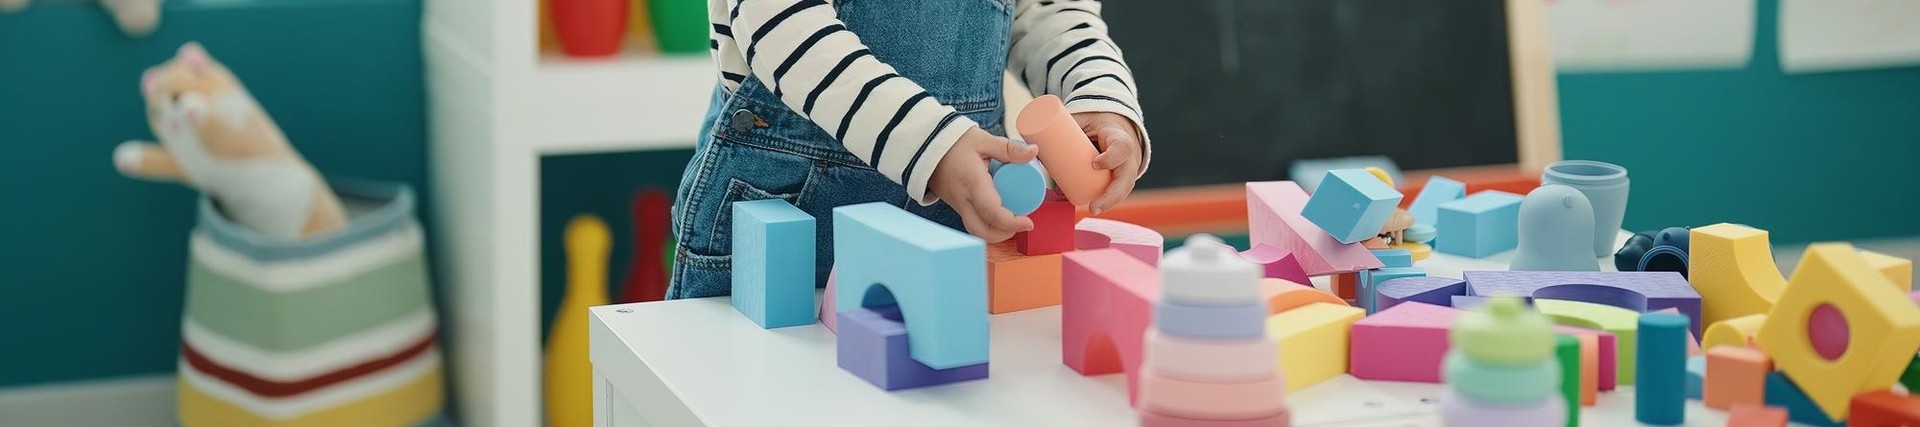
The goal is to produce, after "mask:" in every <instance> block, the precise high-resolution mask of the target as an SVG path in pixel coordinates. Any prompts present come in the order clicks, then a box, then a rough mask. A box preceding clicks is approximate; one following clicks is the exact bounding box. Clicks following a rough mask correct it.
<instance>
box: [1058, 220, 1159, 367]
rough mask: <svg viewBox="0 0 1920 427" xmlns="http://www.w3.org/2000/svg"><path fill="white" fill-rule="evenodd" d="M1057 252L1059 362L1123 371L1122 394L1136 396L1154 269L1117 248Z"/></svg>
mask: <svg viewBox="0 0 1920 427" xmlns="http://www.w3.org/2000/svg"><path fill="white" fill-rule="evenodd" d="M1063 256H1064V258H1065V259H1064V262H1062V263H1061V282H1060V362H1061V363H1064V364H1066V365H1067V367H1069V368H1073V371H1074V372H1079V373H1080V375H1088V376H1091V375H1101V374H1111V373H1114V372H1126V374H1127V399H1128V401H1129V402H1135V401H1137V399H1138V398H1139V396H1140V381H1139V372H1140V361H1141V360H1140V359H1141V357H1142V352H1141V345H1142V343H1141V341H1142V339H1143V338H1142V337H1143V336H1144V334H1145V333H1146V331H1147V327H1148V325H1151V324H1152V319H1153V317H1152V312H1153V310H1152V305H1153V301H1154V297H1156V296H1158V295H1160V272H1159V271H1158V270H1157V269H1155V268H1154V266H1152V265H1148V264H1147V263H1144V262H1140V260H1139V259H1136V258H1134V257H1133V256H1131V255H1128V254H1126V253H1124V252H1121V251H1120V250H1119V249H1112V248H1109V249H1095V250H1080V251H1073V252H1068V253H1066V254H1064V255H1063Z"/></svg>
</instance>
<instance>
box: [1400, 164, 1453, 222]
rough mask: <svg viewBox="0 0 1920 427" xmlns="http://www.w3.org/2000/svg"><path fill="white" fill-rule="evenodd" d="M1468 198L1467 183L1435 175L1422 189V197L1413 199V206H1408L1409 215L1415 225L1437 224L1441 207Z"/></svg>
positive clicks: (1428, 179)
mask: <svg viewBox="0 0 1920 427" xmlns="http://www.w3.org/2000/svg"><path fill="white" fill-rule="evenodd" d="M1466 196H1467V184H1466V183H1462V182H1460V181H1454V180H1451V179H1447V177H1444V176H1439V175H1434V176H1433V177H1432V178H1427V186H1425V187H1420V195H1419V196H1417V197H1414V198H1413V204H1410V205H1407V214H1409V215H1413V223H1415V224H1428V225H1433V224H1437V223H1438V221H1439V220H1440V205H1443V204H1446V203H1447V202H1451V201H1455V200H1460V198H1462V197H1466Z"/></svg>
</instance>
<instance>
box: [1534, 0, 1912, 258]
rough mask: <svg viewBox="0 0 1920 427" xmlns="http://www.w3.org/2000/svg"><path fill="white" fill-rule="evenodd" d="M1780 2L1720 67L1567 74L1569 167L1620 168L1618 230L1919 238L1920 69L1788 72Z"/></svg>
mask: <svg viewBox="0 0 1920 427" xmlns="http://www.w3.org/2000/svg"><path fill="white" fill-rule="evenodd" d="M1778 7H1779V1H1778V0H1761V1H1760V2H1759V9H1758V15H1759V22H1757V23H1756V24H1757V25H1756V26H1755V29H1756V31H1757V33H1756V34H1755V37H1754V49H1753V59H1752V61H1751V62H1750V63H1749V64H1748V65H1747V66H1746V67H1745V68H1742V69H1737V70H1724V71H1688V72H1652V73H1607V74H1566V75H1561V76H1560V78H1559V88H1560V124H1561V133H1562V135H1563V139H1564V148H1565V154H1566V157H1567V158H1570V159H1596V160H1604V161H1609V162H1614V163H1618V164H1620V165H1622V166H1626V167H1627V169H1628V171H1629V172H1628V173H1629V175H1630V176H1631V178H1632V179H1633V189H1632V194H1631V196H1630V201H1629V202H1628V208H1627V227H1628V228H1630V229H1634V230H1644V229H1652V228H1659V227H1666V226H1674V225H1706V224H1711V223H1717V222H1737V223H1744V224H1748V225H1751V226H1754V227H1758V228H1763V229H1767V230H1769V231H1771V232H1772V235H1773V239H1774V241H1776V242H1807V241H1816V240H1847V239H1862V238H1872V237H1890V236H1908V235H1914V234H1920V220H1916V219H1915V216H1914V213H1915V212H1920V175H1916V174H1914V173H1913V172H1912V168H1913V166H1914V165H1915V164H1917V163H1920V67H1907V68H1896V69H1882V70H1867V71H1848V72H1838V73H1820V74H1802V75H1786V74H1783V73H1781V71H1780V65H1779V64H1780V62H1779V55H1778V52H1779V44H1778V43H1777V42H1776V38H1777V34H1778V32H1777V16H1778V15H1777V11H1778Z"/></svg>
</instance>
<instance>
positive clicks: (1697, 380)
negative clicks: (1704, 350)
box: [1687, 356, 1707, 400]
mask: <svg viewBox="0 0 1920 427" xmlns="http://www.w3.org/2000/svg"><path fill="white" fill-rule="evenodd" d="M1706 389H1707V357H1706V356H1700V357H1689V358H1687V399H1688V400H1701V399H1704V398H1705V396H1706Z"/></svg>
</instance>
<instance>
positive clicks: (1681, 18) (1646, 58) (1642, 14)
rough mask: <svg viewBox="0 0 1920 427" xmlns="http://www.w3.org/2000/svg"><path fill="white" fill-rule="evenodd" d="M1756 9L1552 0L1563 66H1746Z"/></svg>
mask: <svg viewBox="0 0 1920 427" xmlns="http://www.w3.org/2000/svg"><path fill="white" fill-rule="evenodd" d="M1814 1H1823V0H1814ZM1754 14H1755V12H1754V0H1548V1H1547V19H1548V20H1549V31H1551V32H1552V33H1553V64H1554V68H1555V69H1556V70H1558V71H1561V72H1581V71H1614V70H1650V69H1664V70H1671V69H1709V68H1742V67H1745V66H1746V65H1747V61H1748V60H1749V59H1751V57H1752V55H1753V26H1754Z"/></svg>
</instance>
